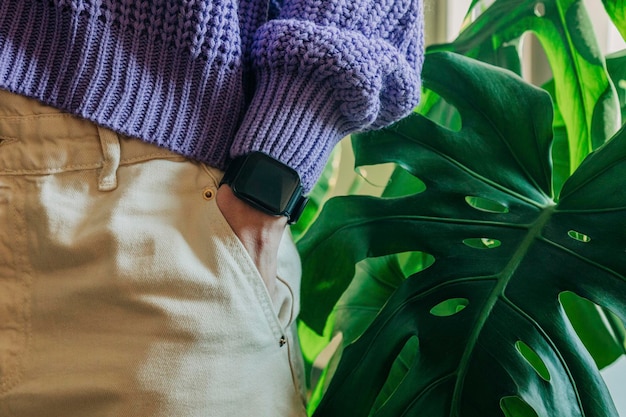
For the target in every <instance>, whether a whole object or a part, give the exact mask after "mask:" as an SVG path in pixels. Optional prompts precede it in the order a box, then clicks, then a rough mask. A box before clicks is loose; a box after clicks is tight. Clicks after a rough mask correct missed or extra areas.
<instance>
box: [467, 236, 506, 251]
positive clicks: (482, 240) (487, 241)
mask: <svg viewBox="0 0 626 417" xmlns="http://www.w3.org/2000/svg"><path fill="white" fill-rule="evenodd" d="M463 243H464V244H465V245H466V246H469V247H470V248H474V249H493V248H497V247H498V246H500V245H501V244H502V242H500V241H499V240H498V239H491V238H488V237H475V238H470V239H465V240H463Z"/></svg>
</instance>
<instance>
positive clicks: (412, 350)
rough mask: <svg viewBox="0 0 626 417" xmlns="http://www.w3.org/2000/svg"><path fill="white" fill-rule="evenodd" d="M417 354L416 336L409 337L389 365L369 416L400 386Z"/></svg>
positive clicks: (417, 341) (417, 343)
mask: <svg viewBox="0 0 626 417" xmlns="http://www.w3.org/2000/svg"><path fill="white" fill-rule="evenodd" d="M418 353H419V339H418V338H417V336H411V337H410V338H409V340H407V342H406V343H405V344H404V347H403V348H402V350H401V351H400V353H399V354H398V356H397V357H396V359H395V360H394V362H393V364H392V365H391V369H390V370H389V374H388V375H387V380H386V381H385V384H384V385H383V386H382V388H381V389H380V392H379V393H378V396H377V397H376V401H375V402H374V405H373V406H372V412H371V413H370V415H374V414H376V411H378V410H379V409H380V408H381V407H382V406H383V405H384V404H385V402H387V400H389V398H390V397H391V396H392V395H393V393H394V392H395V390H396V389H397V388H398V387H399V386H400V384H401V383H402V381H403V380H404V378H405V377H406V376H407V374H408V373H409V370H410V369H411V368H412V367H413V364H414V363H415V362H416V360H417V357H418Z"/></svg>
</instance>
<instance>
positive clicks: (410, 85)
mask: <svg viewBox="0 0 626 417" xmlns="http://www.w3.org/2000/svg"><path fill="white" fill-rule="evenodd" d="M269 3H270V0H238V1H235V0H178V1H176V0H117V1H116V0H0V88H3V89H7V90H10V91H13V92H17V93H20V94H24V95H27V96H31V97H35V98H37V99H39V100H41V101H43V102H45V103H48V104H51V105H53V106H56V107H59V108H61V109H64V110H66V111H69V112H71V113H74V114H76V115H79V116H81V117H84V118H87V119H89V120H92V121H94V122H96V123H99V124H101V125H104V126H108V127H110V128H112V129H113V130H115V131H118V132H120V133H123V134H125V135H129V136H134V137H138V138H141V139H142V140H144V141H146V142H151V143H155V144H158V145H160V146H163V147H166V148H169V149H171V150H173V151H175V152H178V153H180V154H183V155H186V156H188V157H190V158H192V159H196V160H200V161H203V162H206V163H208V164H209V165H212V166H215V167H218V168H223V167H224V166H225V165H226V164H227V162H228V158H229V156H230V157H234V156H237V155H240V154H244V153H247V152H249V151H252V150H262V151H265V152H267V153H269V154H271V155H273V156H274V157H276V158H278V159H280V160H282V161H283V162H285V163H287V164H289V165H290V166H292V167H293V168H295V169H296V170H297V171H298V172H299V173H300V175H301V177H302V179H303V183H304V186H305V188H306V189H307V190H310V188H311V187H312V186H313V184H314V183H315V181H316V180H317V178H318V177H319V174H320V172H321V170H322V168H323V166H324V164H325V162H326V160H327V158H328V155H329V153H330V151H331V150H332V148H333V146H334V145H335V144H336V143H337V142H338V141H339V140H340V139H341V138H342V137H344V136H345V135H347V134H349V133H350V132H353V131H356V130H366V129H373V128H378V127H382V126H384V125H387V124H389V123H391V122H393V121H395V120H397V119H398V118H400V117H402V116H404V115H406V114H407V113H408V112H410V111H411V109H412V108H413V107H414V106H415V105H416V104H417V102H418V99H419V94H420V78H419V72H420V70H421V65H422V60H423V49H424V41H423V33H422V25H423V22H422V0H284V1H283V2H282V3H283V4H282V5H281V6H282V7H281V8H280V12H279V13H278V15H277V16H271V18H270V17H268V9H269V10H274V8H275V7H274V6H275V5H276V4H277V3H281V2H276V1H275V0H272V1H271V3H272V7H271V8H269Z"/></svg>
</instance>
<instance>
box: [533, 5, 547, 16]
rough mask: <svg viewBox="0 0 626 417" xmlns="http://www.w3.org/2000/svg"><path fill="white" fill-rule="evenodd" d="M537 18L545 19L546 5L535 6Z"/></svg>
mask: <svg viewBox="0 0 626 417" xmlns="http://www.w3.org/2000/svg"><path fill="white" fill-rule="evenodd" d="M534 11H535V16H537V17H544V16H545V15H546V5H545V4H543V3H541V2H539V3H537V4H535V10H534Z"/></svg>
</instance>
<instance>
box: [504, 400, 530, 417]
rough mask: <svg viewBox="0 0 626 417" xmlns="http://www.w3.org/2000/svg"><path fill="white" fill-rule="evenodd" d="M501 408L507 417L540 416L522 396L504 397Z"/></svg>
mask: <svg viewBox="0 0 626 417" xmlns="http://www.w3.org/2000/svg"><path fill="white" fill-rule="evenodd" d="M500 408H501V409H502V412H503V413H504V415H505V417H539V416H538V415H537V412H536V411H535V410H534V409H533V408H532V407H531V406H530V405H528V403H527V402H526V401H524V400H522V399H521V398H520V397H517V396H514V397H503V398H502V399H501V400H500Z"/></svg>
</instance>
